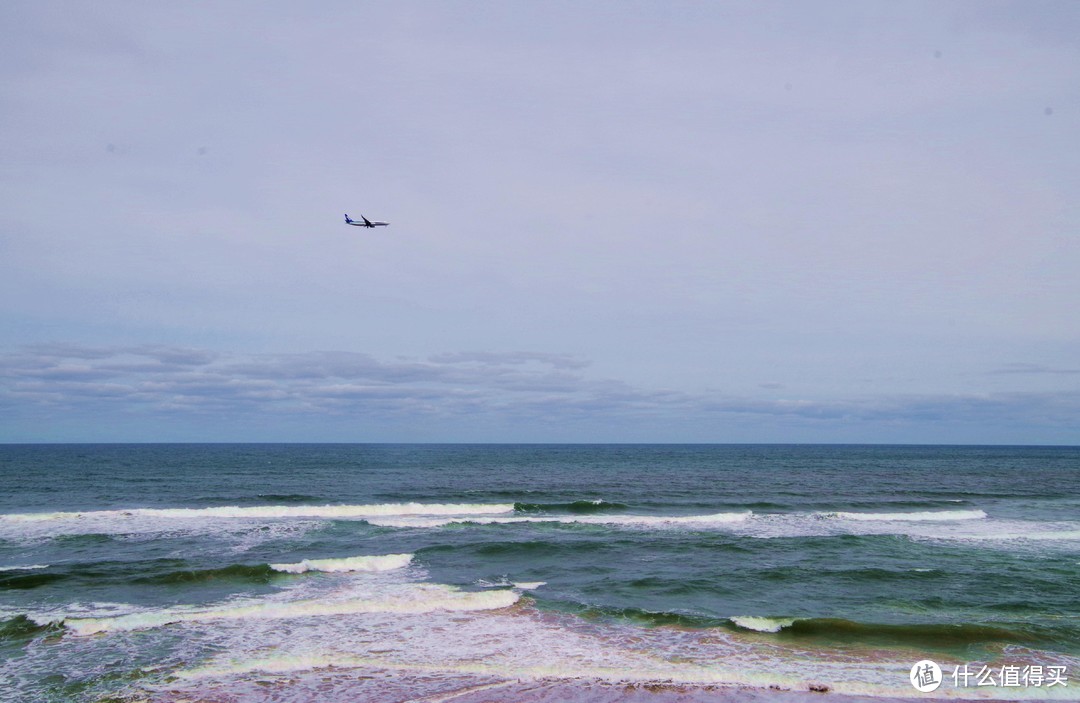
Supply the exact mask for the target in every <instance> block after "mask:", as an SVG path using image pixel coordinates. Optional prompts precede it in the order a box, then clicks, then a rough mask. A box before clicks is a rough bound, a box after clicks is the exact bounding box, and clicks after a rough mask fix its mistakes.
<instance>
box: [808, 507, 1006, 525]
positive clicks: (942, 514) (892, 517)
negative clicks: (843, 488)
mask: <svg viewBox="0 0 1080 703" xmlns="http://www.w3.org/2000/svg"><path fill="white" fill-rule="evenodd" d="M815 515H817V516H818V517H821V518H826V519H829V518H835V519H841V520H866V521H875V522H876V521H886V522H895V521H901V522H909V521H910V522H923V521H939V520H981V519H983V518H985V517H986V513H985V512H984V511H982V510H927V511H922V512H913V513H848V512H831V513H815Z"/></svg>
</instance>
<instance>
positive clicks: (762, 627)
mask: <svg viewBox="0 0 1080 703" xmlns="http://www.w3.org/2000/svg"><path fill="white" fill-rule="evenodd" d="M728 620H730V621H731V622H732V623H734V624H735V625H737V626H738V627H741V628H743V629H744V630H754V631H756V632H780V630H782V629H784V628H785V627H789V626H791V625H793V624H794V623H795V618H763V617H758V616H754V615H736V616H733V617H730V618H728Z"/></svg>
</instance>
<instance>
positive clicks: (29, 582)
mask: <svg viewBox="0 0 1080 703" xmlns="http://www.w3.org/2000/svg"><path fill="white" fill-rule="evenodd" d="M64 578H65V576H64V574H58V573H55V572H48V571H47V572H44V573H41V572H38V571H29V572H26V571H6V572H3V573H0V589H19V590H25V589H30V588H37V587H38V586H44V585H46V584H50V583H53V582H55V581H60V580H62V579H64Z"/></svg>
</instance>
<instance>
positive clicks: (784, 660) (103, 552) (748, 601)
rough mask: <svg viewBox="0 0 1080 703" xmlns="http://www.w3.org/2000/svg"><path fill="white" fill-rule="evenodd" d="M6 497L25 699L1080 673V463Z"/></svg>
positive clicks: (149, 452) (3, 471)
mask: <svg viewBox="0 0 1080 703" xmlns="http://www.w3.org/2000/svg"><path fill="white" fill-rule="evenodd" d="M0 488H2V490H0V657H3V661H4V667H3V676H4V682H3V683H4V686H5V690H6V691H9V692H12V693H13V694H14V695H17V697H16V698H14V699H13V700H56V701H61V700H87V701H94V700H102V699H106V698H107V697H110V696H113V697H115V696H124V695H135V694H138V695H140V696H150V697H154V696H157V697H160V698H161V700H172V699H171V698H169V696H179V695H181V694H180V693H176V692H177V691H180V692H181V693H182V692H184V691H206V690H212V691H222V692H226V693H228V692H230V691H231V692H232V693H231V695H241V694H240V693H238V692H241V691H244V690H246V688H245V687H248V686H250V685H251V681H252V680H253V678H252V677H259V676H261V677H264V679H265V680H266V681H267V682H269V683H266V686H270V687H271V688H273V690H274V691H275V693H274V696H273V699H274V700H298V701H299V700H309V699H310V695H312V691H313V690H315V689H314V688H312V687H313V686H314V685H315V684H314V682H315V681H316V680H318V677H319V676H320V675H322V674H325V672H327V671H334V672H339V673H340V672H352V674H353V675H351V676H350V678H349V679H348V681H349V684H348V687H346V688H347V690H346V688H342V689H341V691H340V692H339V693H340V699H341V700H355V699H356V695H361V696H362V698H361V699H363V700H404V699H405V698H402V697H401V695H406V694H407V695H409V696H414V697H419V696H421V695H428V694H430V693H431V692H433V691H434V692H438V691H439V690H441V689H440V688H439V686H440V685H441V684H440V683H439V682H448V681H459V682H460V681H461V680H463V679H468V678H469V677H472V679H475V680H476V681H478V682H480V683H483V682H485V681H489V680H498V679H499V677H517V678H528V677H534V678H542V677H548V678H551V677H556V678H558V677H564V678H581V677H586V678H589V677H591V678H596V679H604V680H609V681H639V680H672V681H685V682H687V683H693V684H703V683H707V684H718V685H740V686H751V687H757V688H759V689H761V690H769V689H768V687H769V686H773V687H775V688H778V689H792V690H803V687H805V686H808V685H811V684H814V685H818V684H820V683H821V682H823V684H821V685H827V686H829V687H830V689H833V690H836V691H840V692H847V693H852V694H860V695H874V696H891V697H896V696H906V695H912V694H913V693H914V691H913V689H912V687H911V685H910V683H909V682H908V668H909V667H910V665H911V664H914V662H915V661H918V660H919V659H924V658H929V659H933V660H935V661H940V662H941V663H942V668H943V670H946V671H952V670H953V669H954V668H955V667H957V666H960V665H962V664H965V663H971V664H978V665H980V666H982V665H986V666H997V667H1001V666H1006V665H1013V664H1016V665H1018V666H1026V667H1031V666H1038V667H1044V668H1048V667H1055V669H1054V670H1055V672H1057V673H1059V674H1060V673H1062V672H1064V673H1065V674H1068V673H1072V674H1073V675H1077V672H1078V671H1080V668H1078V664H1080V448H1075V447H919V446H805V445H768V446H757V445H725V446H701V445H688V446H683V445H47V446H46V445H8V446H2V447H0ZM364 672H367V673H364ZM372 672H382V673H381V674H379V675H380V676H386V677H389V680H393V681H396V682H399V683H401V682H404V683H402V686H404V688H403V689H402V690H403V691H405V693H404V694H402V693H401V691H399V690H398V689H395V688H393V687H387V686H382V687H381V688H378V689H374V688H373V689H371V690H367V689H364V690H363V692H362V693H360V694H358V693H357V691H358V690H360V689H358V688H357V687H358V686H360V687H362V685H363V684H362V682H364V681H368V680H371V678H372V677H374V676H375V674H373V673H372ZM386 672H390V674H387V673H386ZM364 676H367V677H368V678H367V679H365V678H363V677H364ZM376 678H377V677H376ZM290 682H291V683H290ZM1072 685H1073V688H1072V689H1068V688H1067V687H1066V686H1061V685H1059V686H1057V687H1055V689H1054V690H1053V691H1049V689H1048V688H1044V687H1043V686H1038V687H1036V686H1028V687H1027V688H1024V689H1020V688H1012V689H1007V688H1004V687H1000V686H999V687H996V688H994V689H989V688H987V689H982V690H980V691H979V693H980V695H982V694H984V693H988V694H989V695H997V696H1001V697H1005V698H1016V697H1020V698H1024V697H1030V698H1042V697H1044V696H1046V695H1049V694H1048V691H1049V693H1052V694H1053V695H1054V696H1065V697H1068V696H1070V695H1071V694H1072V692H1075V691H1080V683H1078V682H1072ZM955 689H956V687H955V686H953V687H952V688H949V687H948V686H943V687H942V688H941V689H939V691H941V694H940V695H958V692H957V691H956V690H955ZM334 690H336V689H332V690H330V691H329V692H327V691H324V692H323V693H324V694H325V695H327V696H329V697H327V698H322V699H323V700H334V696H335V695H338V694H337V693H334ZM949 691H951V693H947V692H949ZM959 693H963V692H962V691H961V692H959ZM244 695H247V694H244ZM252 695H257V694H252ZM930 695H934V694H930ZM380 696H382V697H380ZM395 696H397V697H395ZM242 699H244V700H247V699H249V698H242ZM268 699H269V698H268ZM253 700H258V698H253Z"/></svg>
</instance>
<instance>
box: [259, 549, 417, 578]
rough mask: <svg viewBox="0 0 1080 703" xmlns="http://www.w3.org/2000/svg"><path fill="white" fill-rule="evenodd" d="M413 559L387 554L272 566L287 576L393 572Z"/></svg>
mask: <svg viewBox="0 0 1080 703" xmlns="http://www.w3.org/2000/svg"><path fill="white" fill-rule="evenodd" d="M412 559H413V555H412V554H386V555H382V556H360V557H344V558H340V559H304V560H302V561H299V562H297V563H295V564H271V565H270V568H271V569H273V570H274V571H281V572H284V573H287V574H303V573H307V572H309V571H323V572H328V573H340V572H348V571H392V570H394V569H403V568H405V567H406V566H408V565H409V564H410V563H411V562H412Z"/></svg>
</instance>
